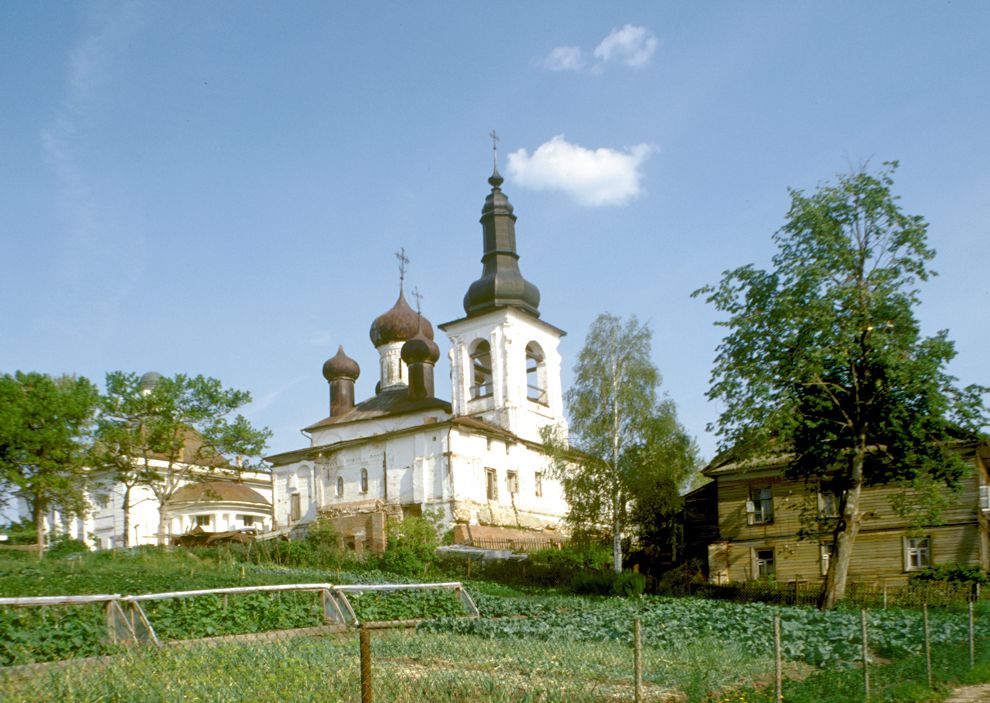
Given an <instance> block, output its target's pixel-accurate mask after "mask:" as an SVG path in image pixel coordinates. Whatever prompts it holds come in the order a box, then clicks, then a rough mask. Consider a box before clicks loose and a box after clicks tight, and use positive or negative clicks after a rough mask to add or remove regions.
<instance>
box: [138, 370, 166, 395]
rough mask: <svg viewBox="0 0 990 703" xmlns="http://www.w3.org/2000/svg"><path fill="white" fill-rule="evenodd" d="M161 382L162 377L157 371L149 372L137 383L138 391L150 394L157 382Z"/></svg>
mask: <svg viewBox="0 0 990 703" xmlns="http://www.w3.org/2000/svg"><path fill="white" fill-rule="evenodd" d="M161 380H162V375H161V374H160V373H158V372H157V371H149V372H148V373H146V374H145V375H144V376H142V377H141V380H140V381H138V391H139V392H140V393H151V391H153V390H155V386H157V385H158V382H159V381H161Z"/></svg>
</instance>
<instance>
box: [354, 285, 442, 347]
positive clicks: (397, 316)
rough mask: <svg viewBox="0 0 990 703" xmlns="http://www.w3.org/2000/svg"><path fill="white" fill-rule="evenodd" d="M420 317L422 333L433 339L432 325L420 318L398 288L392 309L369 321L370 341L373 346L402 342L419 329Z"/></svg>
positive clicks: (410, 337)
mask: <svg viewBox="0 0 990 703" xmlns="http://www.w3.org/2000/svg"><path fill="white" fill-rule="evenodd" d="M420 319H422V320H423V333H424V334H425V335H426V338H427V339H433V325H431V324H430V322H429V320H427V319H426V318H421V316H420V315H419V313H417V312H416V311H415V310H413V309H412V308H411V307H409V303H407V302H406V297H405V295H403V293H402V290H401V289H400V290H399V299H398V300H396V301H395V305H393V306H392V309H391V310H389V311H388V312H386V313H384V314H383V315H379V316H378V318H376V319H375V321H374V322H372V323H371V334H370V336H371V343H372V344H374V345H375V348H378V347H380V346H381V345H383V344H389V343H390V342H404V341H406V340H407V339H412V338H413V337H414V336H416V331H417V330H418V329H419V324H420Z"/></svg>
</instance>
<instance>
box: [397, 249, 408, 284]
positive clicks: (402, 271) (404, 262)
mask: <svg viewBox="0 0 990 703" xmlns="http://www.w3.org/2000/svg"><path fill="white" fill-rule="evenodd" d="M395 258H396V259H398V260H399V292H400V293H401V292H402V286H403V284H404V283H405V280H406V266H408V265H409V257H408V256H406V248H405V247H399V251H397V252H395Z"/></svg>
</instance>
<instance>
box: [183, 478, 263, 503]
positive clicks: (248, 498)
mask: <svg viewBox="0 0 990 703" xmlns="http://www.w3.org/2000/svg"><path fill="white" fill-rule="evenodd" d="M218 502H224V503H259V504H261V505H269V503H268V501H267V500H265V497H264V496H263V495H261V494H260V493H258V492H257V491H256V490H254V489H252V488H248V487H247V486H245V485H244V484H243V483H234V482H232V481H203V482H202V483H190V484H189V485H187V486H183V487H182V488H180V489H179V490H177V491H176V492H175V493H174V494H173V495H172V497H171V498H170V499H169V503H170V504H174V503H218Z"/></svg>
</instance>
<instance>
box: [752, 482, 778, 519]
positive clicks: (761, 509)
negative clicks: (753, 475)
mask: <svg viewBox="0 0 990 703" xmlns="http://www.w3.org/2000/svg"><path fill="white" fill-rule="evenodd" d="M746 515H747V522H748V523H749V524H750V525H766V524H768V523H771V522H773V490H772V489H771V488H770V486H750V489H749V500H748V501H746Z"/></svg>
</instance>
